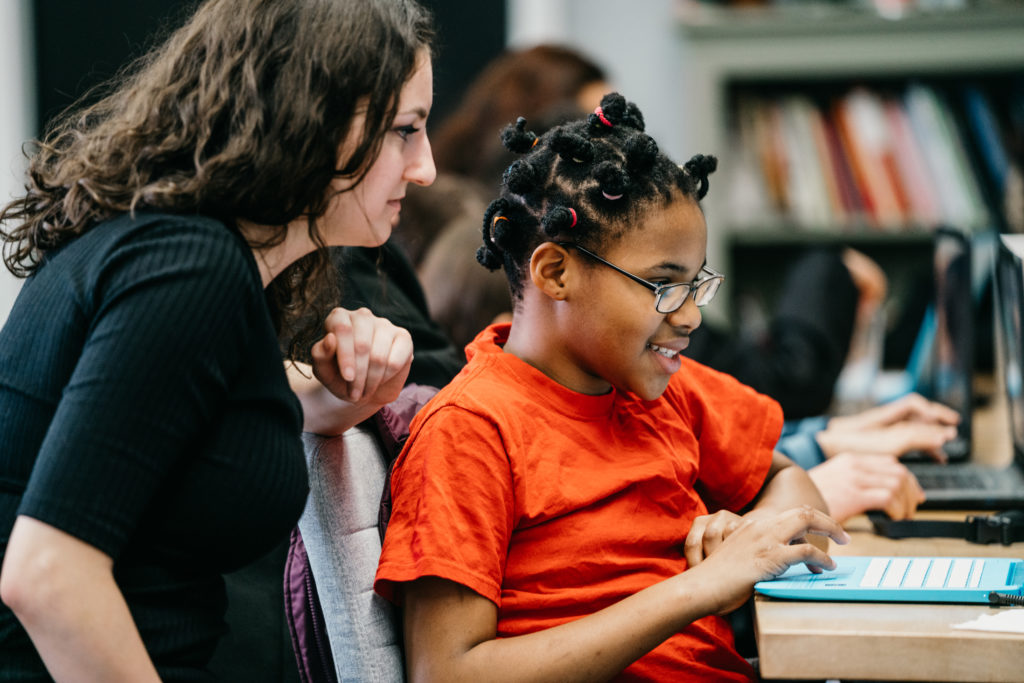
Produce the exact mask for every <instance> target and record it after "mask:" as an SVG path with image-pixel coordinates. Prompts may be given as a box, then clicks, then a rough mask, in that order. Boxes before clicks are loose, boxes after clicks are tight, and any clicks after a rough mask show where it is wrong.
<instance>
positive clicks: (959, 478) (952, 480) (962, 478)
mask: <svg viewBox="0 0 1024 683" xmlns="http://www.w3.org/2000/svg"><path fill="white" fill-rule="evenodd" d="M916 476H917V481H918V483H920V484H921V486H922V487H923V488H924V489H925V490H929V489H930V490H933V491H934V490H938V489H972V490H979V489H987V488H989V487H990V486H991V484H992V482H991V477H986V476H984V475H983V473H982V472H979V471H978V470H975V469H971V468H967V467H956V468H940V469H933V470H931V471H929V472H920V471H918V472H916Z"/></svg>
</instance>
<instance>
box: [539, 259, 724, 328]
mask: <svg viewBox="0 0 1024 683" xmlns="http://www.w3.org/2000/svg"><path fill="white" fill-rule="evenodd" d="M557 244H558V246H560V247H572V248H574V249H576V250H577V251H579V252H581V253H583V254H586V255H587V256H589V257H590V258H592V259H594V260H595V261H599V262H600V263H603V264H604V265H606V266H608V267H609V268H612V269H613V270H617V271H618V272H620V273H622V274H623V275H625V276H626V277H628V278H629V279H630V280H632V281H633V282H636V283H638V284H641V285H643V286H644V287H646V288H647V289H649V290H651V291H652V292H654V310H656V311H657V312H658V313H674V312H675V311H678V310H679V309H680V308H681V307H682V305H683V304H684V303H686V297H688V296H691V295H692V296H693V302H694V303H695V304H697V305H698V306H706V305H707V304H709V303H711V300H712V299H714V298H715V294H717V293H718V288H719V287H721V286H722V281H723V280H725V276H724V275H722V274H721V273H719V272H717V271H715V270H712V269H711V268H708V267H707V266H704V267H702V268H701V269H700V275H698V276H697V279H695V280H694V281H693V282H672V283H669V284H667V285H659V284H655V283H653V282H649V281H647V280H645V279H643V278H642V277H638V276H636V275H633V273H630V272H629V271H626V270H623V269H622V268H619V267H618V266H617V265H615V264H614V263H612V262H610V261H605V260H604V259H603V258H601V257H600V256H598V255H597V254H595V253H594V252H592V251H590V250H588V249H584V248H583V247H581V246H580V245H578V244H576V243H574V242H558V243H557Z"/></svg>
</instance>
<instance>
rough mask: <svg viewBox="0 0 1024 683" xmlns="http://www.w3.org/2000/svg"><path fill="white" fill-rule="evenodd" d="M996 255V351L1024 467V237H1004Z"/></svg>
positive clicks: (1016, 447) (1015, 444)
mask: <svg viewBox="0 0 1024 683" xmlns="http://www.w3.org/2000/svg"><path fill="white" fill-rule="evenodd" d="M1000 237H1001V239H1000V245H999V248H998V250H997V252H996V277H995V284H996V289H995V294H996V298H995V300H996V305H995V312H996V352H997V354H998V362H999V365H1000V367H1001V376H1002V378H1003V381H1005V382H1006V396H1007V400H1008V402H1009V408H1010V434H1011V436H1012V438H1013V452H1014V457H1015V458H1016V459H1017V461H1018V462H1020V463H1022V464H1024V374H1022V373H1024V322H1022V320H1024V262H1022V256H1024V235H1001V236H1000Z"/></svg>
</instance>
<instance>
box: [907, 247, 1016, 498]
mask: <svg viewBox="0 0 1024 683" xmlns="http://www.w3.org/2000/svg"><path fill="white" fill-rule="evenodd" d="M1022 255H1024V236H1021V235H1002V236H1001V239H1000V240H999V243H998V245H997V248H996V258H995V261H996V263H995V268H994V278H995V317H996V320H995V325H996V330H995V332H996V334H995V336H996V347H997V368H996V371H997V373H998V374H999V383H1000V384H1001V385H1002V386H1001V390H1002V391H1004V392H1005V393H1006V396H1007V404H1008V407H1009V413H1010V414H1009V423H1010V425H1009V429H1010V440H1011V443H1012V444H1013V462H1012V463H1011V464H1010V465H1009V466H1007V467H1005V468H993V467H986V466H983V465H980V464H975V463H974V462H972V461H974V460H975V459H976V456H977V454H972V453H971V448H970V444H971V440H970V434H971V414H972V411H973V402H972V398H971V374H972V372H973V362H972V361H973V353H974V350H973V337H974V335H973V315H972V306H973V296H972V295H971V277H970V264H971V254H970V241H969V239H968V238H967V237H965V236H964V235H961V234H958V233H955V232H953V231H948V230H942V231H939V232H938V233H936V236H935V257H936V258H935V266H936V272H935V285H936V286H935V291H936V299H935V306H934V314H933V315H934V319H933V320H932V321H931V322H932V323H933V330H934V332H933V334H932V335H931V336H932V339H931V345H930V348H928V349H926V350H925V351H924V352H923V353H925V360H924V362H923V364H922V366H921V372H920V373H919V374H918V376H919V378H921V379H919V381H918V390H919V392H920V393H922V394H924V395H925V396H927V397H928V398H931V399H933V400H936V401H939V402H941V403H944V404H946V405H948V406H950V407H951V408H953V409H955V410H957V411H958V412H959V413H960V415H961V427H960V435H959V438H958V439H956V440H954V441H953V442H951V448H948V449H947V454H948V457H949V464H946V465H941V464H938V463H925V462H910V463H908V467H910V469H911V471H913V473H914V475H915V476H916V477H917V479H918V481H919V482H920V483H921V486H922V488H924V490H925V493H926V495H927V500H926V501H925V502H924V504H922V506H921V507H925V508H940V509H951V508H959V509H1000V510H1006V509H1012V508H1024V393H1022V380H1021V368H1022V367H1024V328H1022V317H1024V262H1022ZM972 455H974V456H975V457H971V456H972Z"/></svg>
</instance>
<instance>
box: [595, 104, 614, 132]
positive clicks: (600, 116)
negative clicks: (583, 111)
mask: <svg viewBox="0 0 1024 683" xmlns="http://www.w3.org/2000/svg"><path fill="white" fill-rule="evenodd" d="M594 113H595V114H597V118H598V120H599V121H600V122H601V123H603V124H604V125H606V126H608V127H609V128H611V127H612V122H611V121H609V120H608V119H606V118H605V116H604V110H603V109H601V105H597V107H596V108H595V109H594Z"/></svg>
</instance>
